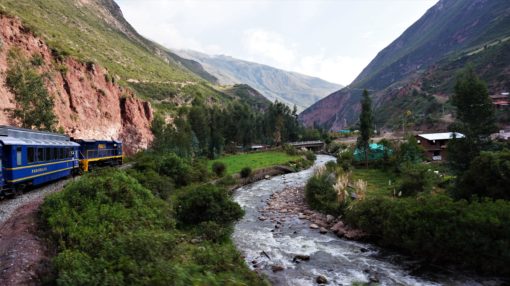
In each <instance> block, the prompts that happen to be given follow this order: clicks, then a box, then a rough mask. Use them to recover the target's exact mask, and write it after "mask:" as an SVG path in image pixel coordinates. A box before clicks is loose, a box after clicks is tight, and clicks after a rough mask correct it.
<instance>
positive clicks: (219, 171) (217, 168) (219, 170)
mask: <svg viewBox="0 0 510 286" xmlns="http://www.w3.org/2000/svg"><path fill="white" fill-rule="evenodd" d="M226 170H227V166H226V165H225V164H224V163H222V162H214V163H213V164H212V171H213V172H214V173H215V174H216V176H218V177H223V175H224V174H225V171H226Z"/></svg>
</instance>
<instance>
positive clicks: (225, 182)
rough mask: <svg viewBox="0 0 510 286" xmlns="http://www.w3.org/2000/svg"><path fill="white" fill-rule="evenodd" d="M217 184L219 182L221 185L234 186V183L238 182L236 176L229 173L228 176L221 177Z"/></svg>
mask: <svg viewBox="0 0 510 286" xmlns="http://www.w3.org/2000/svg"><path fill="white" fill-rule="evenodd" d="M216 184H218V185H219V186H224V187H226V186H233V185H235V184H237V180H236V179H235V178H234V177H232V176H231V175H227V176H224V177H222V178H221V179H219V180H218V181H217V183H216Z"/></svg>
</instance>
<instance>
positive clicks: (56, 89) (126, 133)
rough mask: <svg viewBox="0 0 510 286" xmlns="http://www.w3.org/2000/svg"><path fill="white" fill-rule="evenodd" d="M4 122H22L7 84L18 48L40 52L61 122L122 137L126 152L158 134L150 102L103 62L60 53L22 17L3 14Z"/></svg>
mask: <svg viewBox="0 0 510 286" xmlns="http://www.w3.org/2000/svg"><path fill="white" fill-rule="evenodd" d="M0 42H1V43H0V83H1V84H0V124H7V125H14V126H16V125H18V124H17V122H15V121H13V120H12V119H11V118H10V116H9V110H10V109H12V108H15V104H16V103H15V101H14V95H13V94H12V93H10V92H9V90H8V88H7V87H6V86H5V77H6V71H7V70H8V63H7V57H8V53H9V50H11V49H13V48H17V49H19V50H20V51H21V53H22V54H23V55H24V56H26V57H27V58H31V57H32V56H34V55H40V56H41V57H42V59H43V64H42V65H41V66H40V67H39V68H38V69H39V71H40V72H41V73H45V74H47V75H48V77H47V80H46V87H47V88H48V91H49V93H50V95H51V96H52V97H53V100H54V102H55V107H54V112H55V115H56V116H57V118H58V126H59V127H62V128H63V129H64V130H65V132H66V134H68V135H69V136H71V137H74V138H82V139H119V140H122V141H123V142H124V143H125V144H124V146H125V147H124V148H125V152H126V153H133V152H135V151H137V150H140V149H144V148H147V147H148V145H149V144H150V142H151V141H152V139H153V135H152V132H151V131H150V123H151V121H152V118H153V110H152V108H151V105H150V103H148V102H144V101H141V100H139V99H137V98H135V97H134V95H133V93H132V92H131V91H130V90H128V89H125V88H123V87H122V86H120V85H118V84H116V83H115V78H114V77H112V76H110V75H109V74H108V72H107V71H106V70H105V69H103V68H101V67H100V66H98V65H96V64H93V63H84V62H81V61H78V60H76V59H73V58H71V57H64V58H62V57H58V56H57V55H55V53H52V50H51V49H50V48H49V47H48V45H46V43H45V42H44V41H43V40H42V39H41V38H39V37H37V36H34V35H33V34H32V33H31V32H30V31H29V30H28V29H27V28H25V27H24V26H23V25H22V23H21V22H20V21H19V20H18V19H17V18H12V17H9V16H4V15H0Z"/></svg>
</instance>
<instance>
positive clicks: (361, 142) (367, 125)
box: [357, 89, 374, 168]
mask: <svg viewBox="0 0 510 286" xmlns="http://www.w3.org/2000/svg"><path fill="white" fill-rule="evenodd" d="M359 121H360V135H359V136H358V142H357V148H358V149H359V150H360V151H361V152H363V154H364V156H365V166H366V167H367V168H368V153H369V152H370V136H371V135H372V131H373V122H374V117H373V115H372V101H371V100H370V96H369V95H368V91H367V90H366V89H365V90H364V91H363V98H362V100H361V114H360V116H359Z"/></svg>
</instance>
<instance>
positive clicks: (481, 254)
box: [346, 194, 510, 275]
mask: <svg viewBox="0 0 510 286" xmlns="http://www.w3.org/2000/svg"><path fill="white" fill-rule="evenodd" d="M346 219H347V221H348V222H349V223H350V224H352V225H354V226H356V227H359V228H361V229H363V230H364V231H366V232H368V233H369V234H371V235H372V236H373V237H374V238H376V239H377V241H378V242H379V243H380V244H382V245H383V246H389V247H394V248H398V249H401V250H404V251H406V252H407V253H410V254H412V255H415V256H417V257H422V258H425V259H427V260H428V261H431V262H438V261H439V262H451V263H456V264H460V265H461V266H466V267H470V268H473V269H476V270H480V271H481V272H484V273H487V274H497V275H509V274H510V268H508V263H510V202H507V201H503V200H498V201H489V200H485V201H480V202H478V201H475V202H472V203H468V202H467V201H465V200H460V201H454V200H452V199H451V198H450V197H448V196H446V195H444V194H442V195H424V196H420V197H418V198H398V199H397V198H388V197H383V196H378V197H372V198H368V199H365V200H362V201H357V202H355V203H353V204H351V206H350V207H349V208H347V209H346Z"/></svg>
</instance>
